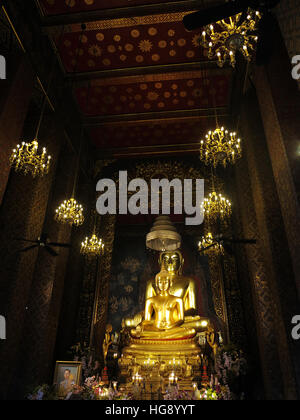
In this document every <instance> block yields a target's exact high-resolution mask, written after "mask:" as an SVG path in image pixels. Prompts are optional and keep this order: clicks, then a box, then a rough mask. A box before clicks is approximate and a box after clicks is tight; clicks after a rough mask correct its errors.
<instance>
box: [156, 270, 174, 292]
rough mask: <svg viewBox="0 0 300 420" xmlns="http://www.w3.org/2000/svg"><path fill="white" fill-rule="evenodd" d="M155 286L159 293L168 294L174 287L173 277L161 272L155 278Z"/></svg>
mask: <svg viewBox="0 0 300 420" xmlns="http://www.w3.org/2000/svg"><path fill="white" fill-rule="evenodd" d="M155 284H156V288H157V290H158V291H159V292H163V293H164V292H167V291H168V290H169V289H170V287H171V286H172V275H171V274H170V273H168V272H167V271H161V272H160V273H158V274H157V276H156V277H155Z"/></svg>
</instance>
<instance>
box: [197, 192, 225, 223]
mask: <svg viewBox="0 0 300 420" xmlns="http://www.w3.org/2000/svg"><path fill="white" fill-rule="evenodd" d="M201 209H202V211H203V213H204V217H205V218H206V220H207V221H208V223H211V222H212V223H214V222H216V221H218V220H221V221H225V220H226V219H228V218H229V217H230V216H231V214H232V207H231V202H230V201H229V200H228V199H226V198H225V197H223V195H222V194H217V193H216V192H215V191H213V192H211V193H210V194H209V197H208V198H205V199H204V201H203V202H202V204H201Z"/></svg>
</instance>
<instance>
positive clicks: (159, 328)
mask: <svg viewBox="0 0 300 420" xmlns="http://www.w3.org/2000/svg"><path fill="white" fill-rule="evenodd" d="M173 277H174V274H173V273H171V272H168V271H165V270H163V271H161V272H160V273H159V274H157V276H156V291H157V294H156V295H155V296H153V297H150V298H148V299H147V300H146V306H145V320H144V321H142V323H141V324H139V325H138V326H137V327H136V328H135V329H132V330H131V335H132V336H133V337H135V338H144V339H147V338H148V339H152V340H153V339H172V338H187V337H189V338H193V337H195V335H196V330H195V328H193V327H192V326H189V325H188V324H187V325H185V322H184V321H185V317H184V303H183V299H182V298H181V297H177V296H174V295H171V294H170V288H171V286H172V280H173Z"/></svg>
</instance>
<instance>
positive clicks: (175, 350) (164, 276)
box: [119, 251, 210, 376]
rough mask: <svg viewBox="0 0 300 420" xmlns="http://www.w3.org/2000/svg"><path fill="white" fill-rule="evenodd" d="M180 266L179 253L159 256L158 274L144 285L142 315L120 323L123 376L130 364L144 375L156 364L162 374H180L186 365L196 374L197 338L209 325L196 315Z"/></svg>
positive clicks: (191, 288)
mask: <svg viewBox="0 0 300 420" xmlns="http://www.w3.org/2000/svg"><path fill="white" fill-rule="evenodd" d="M183 262H184V260H183V257H182V254H181V252H180V251H175V252H162V253H161V254H160V258H159V263H160V266H161V270H160V272H159V273H158V274H157V275H156V277H155V282H153V281H150V282H149V283H148V285H147V291H146V302H145V311H144V313H140V314H138V315H136V316H135V317H134V318H133V319H127V320H124V323H123V326H124V329H123V331H124V332H126V331H127V334H128V337H129V343H128V345H127V346H126V347H125V348H124V349H123V351H122V353H123V354H122V357H121V359H120V360H119V365H120V368H121V372H122V374H124V375H125V376H126V375H127V376H128V372H129V367H130V366H131V365H132V363H133V362H134V364H135V365H137V366H139V369H140V370H141V372H143V369H144V371H145V372H146V373H147V369H149V366H154V365H155V364H156V363H158V364H159V365H160V366H162V364H163V365H164V366H165V370H166V372H168V370H170V369H179V370H180V369H181V370H183V371H184V369H185V368H186V366H187V365H189V366H192V368H191V369H193V371H194V372H197V369H198V366H199V358H200V355H201V348H200V346H199V345H198V338H197V334H198V333H199V334H202V335H204V336H205V334H206V331H207V329H208V327H209V326H210V321H209V319H208V318H202V317H200V316H199V315H198V314H197V311H198V307H197V299H196V285H195V282H194V280H193V279H191V278H188V277H184V276H183V275H182V266H183Z"/></svg>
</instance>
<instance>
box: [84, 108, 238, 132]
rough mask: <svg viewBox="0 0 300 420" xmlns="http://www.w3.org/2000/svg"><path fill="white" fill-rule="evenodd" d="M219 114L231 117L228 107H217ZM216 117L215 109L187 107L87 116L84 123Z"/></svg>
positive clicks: (88, 125)
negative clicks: (172, 109) (175, 109)
mask: <svg viewBox="0 0 300 420" xmlns="http://www.w3.org/2000/svg"><path fill="white" fill-rule="evenodd" d="M216 111H217V116H218V117H219V118H222V117H229V116H230V115H229V113H228V110H227V108H224V107H222V108H217V110H216ZM187 117H188V118H189V117H196V118H199V119H200V118H215V110H214V109H185V110H177V111H163V112H147V113H142V112H141V113H137V114H122V115H107V116H96V117H85V118H84V120H83V124H84V126H85V127H96V126H99V125H103V124H105V123H115V122H129V121H132V122H135V121H138V122H141V121H145V122H146V121H148V122H149V121H151V122H154V123H155V122H156V121H159V120H167V119H169V118H176V119H179V118H187Z"/></svg>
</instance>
